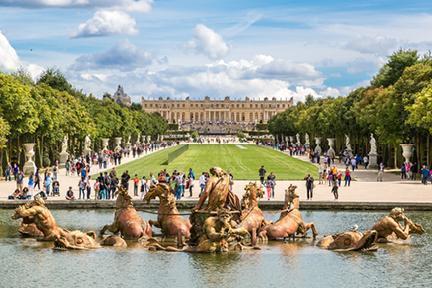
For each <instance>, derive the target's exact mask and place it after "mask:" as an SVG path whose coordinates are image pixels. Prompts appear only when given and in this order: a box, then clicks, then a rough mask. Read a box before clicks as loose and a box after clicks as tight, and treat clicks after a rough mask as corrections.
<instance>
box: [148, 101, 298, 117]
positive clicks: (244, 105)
mask: <svg viewBox="0 0 432 288" xmlns="http://www.w3.org/2000/svg"><path fill="white" fill-rule="evenodd" d="M141 104H142V107H143V109H144V111H146V112H149V113H152V112H157V113H159V114H160V115H161V116H162V117H164V118H165V119H166V120H167V121H168V123H178V124H199V123H200V124H204V123H220V124H223V123H226V124H231V123H239V124H240V123H243V124H256V123H267V121H268V120H270V118H271V117H273V116H274V115H276V114H277V113H279V112H283V111H285V110H286V109H287V108H288V107H290V106H292V105H293V99H292V98H291V99H289V100H276V98H272V99H269V98H264V100H252V99H249V98H248V97H246V98H245V99H244V100H231V99H230V98H229V97H225V99H222V100H215V99H210V97H208V96H206V97H205V98H204V99H202V100H191V99H190V98H189V97H187V98H186V99H185V100H173V99H170V98H165V99H164V98H162V97H161V98H159V99H155V100H149V99H144V98H142V102H141Z"/></svg>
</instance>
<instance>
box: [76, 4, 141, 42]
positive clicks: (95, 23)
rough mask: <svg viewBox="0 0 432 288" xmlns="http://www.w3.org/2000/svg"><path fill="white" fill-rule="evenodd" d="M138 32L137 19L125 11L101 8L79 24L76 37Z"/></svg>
mask: <svg viewBox="0 0 432 288" xmlns="http://www.w3.org/2000/svg"><path fill="white" fill-rule="evenodd" d="M136 33H138V29H137V27H136V21H135V19H133V18H132V17H131V16H129V15H128V14H126V13H125V12H123V11H117V10H99V11H96V13H95V14H94V15H93V17H92V18H91V19H89V20H87V21H86V22H84V23H81V24H80V25H79V26H78V31H77V32H76V33H74V34H73V35H72V37H74V38H79V37H94V36H105V35H112V34H127V35H133V34H136Z"/></svg>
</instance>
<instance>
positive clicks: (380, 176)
mask: <svg viewBox="0 0 432 288" xmlns="http://www.w3.org/2000/svg"><path fill="white" fill-rule="evenodd" d="M383 176H384V163H382V162H381V163H380V165H379V168H378V176H377V182H382V181H383Z"/></svg>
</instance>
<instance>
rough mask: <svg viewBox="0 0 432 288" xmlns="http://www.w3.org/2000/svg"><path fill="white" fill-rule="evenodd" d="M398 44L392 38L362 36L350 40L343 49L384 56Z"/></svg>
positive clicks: (396, 40) (398, 43) (397, 41)
mask: <svg viewBox="0 0 432 288" xmlns="http://www.w3.org/2000/svg"><path fill="white" fill-rule="evenodd" d="M400 44H401V43H400V41H399V40H398V39H396V38H392V37H383V36H366V35H363V36H357V37H355V38H353V39H351V40H350V41H348V42H347V43H345V45H344V47H345V48H347V49H351V50H354V51H358V52H360V53H366V54H375V55H384V56H386V55H388V54H389V53H391V52H392V51H394V50H396V49H397V48H398V46H399V45H400Z"/></svg>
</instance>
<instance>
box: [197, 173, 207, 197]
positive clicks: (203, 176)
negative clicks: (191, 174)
mask: <svg viewBox="0 0 432 288" xmlns="http://www.w3.org/2000/svg"><path fill="white" fill-rule="evenodd" d="M198 182H199V186H200V195H199V196H200V197H201V195H202V193H203V191H204V188H205V186H206V173H205V172H202V174H201V176H200V178H199V181H198Z"/></svg>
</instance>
